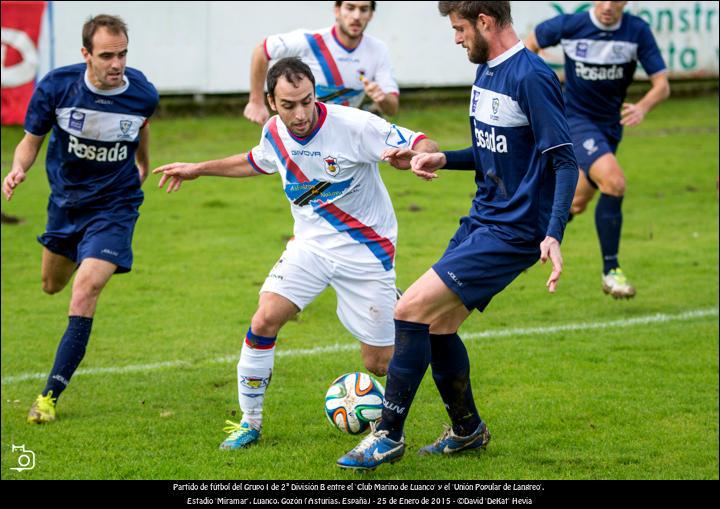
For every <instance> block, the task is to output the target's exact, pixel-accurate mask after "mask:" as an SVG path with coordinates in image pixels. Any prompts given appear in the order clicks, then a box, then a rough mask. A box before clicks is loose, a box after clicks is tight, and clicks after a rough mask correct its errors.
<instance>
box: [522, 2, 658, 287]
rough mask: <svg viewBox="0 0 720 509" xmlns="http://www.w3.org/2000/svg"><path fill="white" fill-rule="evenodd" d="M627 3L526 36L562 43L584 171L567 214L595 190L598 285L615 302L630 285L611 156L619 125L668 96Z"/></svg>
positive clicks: (620, 191)
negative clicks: (631, 91)
mask: <svg viewBox="0 0 720 509" xmlns="http://www.w3.org/2000/svg"><path fill="white" fill-rule="evenodd" d="M626 3H627V2H594V6H593V7H592V9H590V10H589V11H588V12H582V13H577V14H563V15H560V16H557V17H555V18H552V19H549V20H547V21H545V22H543V23H541V24H539V25H538V26H537V27H535V32H534V33H533V34H531V35H530V36H529V37H528V40H527V41H526V46H527V48H528V49H529V50H531V51H534V52H536V53H537V52H539V51H540V49H541V48H547V47H549V46H554V45H556V44H562V47H563V52H564V54H565V107H566V109H567V117H568V124H569V126H570V134H571V136H572V140H573V148H574V150H575V157H576V158H577V160H578V164H579V166H580V168H581V169H582V172H581V173H580V180H579V181H578V187H577V190H576V192H575V198H574V200H573V204H572V208H571V213H573V214H580V213H581V212H583V211H584V210H585V208H586V207H587V205H588V203H589V202H590V200H592V198H593V196H594V195H595V191H596V189H600V198H599V199H598V203H597V205H596V207H595V227H596V229H597V234H598V239H599V240H600V251H601V252H602V257H603V275H602V288H603V291H604V292H605V293H606V294H609V295H612V296H613V297H614V298H616V299H619V298H628V299H629V298H632V297H634V296H635V288H634V287H633V286H632V285H631V284H630V283H629V282H628V280H627V277H626V276H625V274H624V273H623V271H622V269H621V268H620V261H619V260H618V251H619V248H620V234H621V230H622V220H623V216H622V202H623V196H624V195H625V174H624V173H623V170H622V168H621V167H620V164H619V163H618V160H617V158H616V157H615V152H616V151H617V148H618V145H619V144H620V140H621V138H622V131H623V127H624V126H628V127H632V126H636V125H638V124H639V123H640V122H642V121H643V119H644V118H645V115H647V113H648V112H649V111H650V110H651V109H653V108H654V107H655V106H656V105H657V104H658V103H659V102H661V101H663V100H665V99H667V98H668V97H669V96H670V84H669V82H668V78H667V69H666V68H665V63H664V62H663V58H662V56H661V54H660V50H659V49H658V47H657V44H656V42H655V38H654V37H653V34H652V32H651V31H650V27H649V26H648V24H647V23H645V21H643V20H642V19H641V18H639V17H637V16H633V15H632V14H628V13H624V12H623V9H624V7H625V4H626ZM638 61H639V62H640V63H641V64H642V66H643V69H645V72H646V73H647V75H648V76H649V77H650V82H651V84H652V86H651V88H650V90H649V91H648V92H647V93H646V94H645V95H644V96H643V98H642V99H640V101H638V102H637V103H627V102H624V101H625V95H626V93H627V89H628V86H630V83H632V81H633V74H634V73H635V69H636V67H637V63H638Z"/></svg>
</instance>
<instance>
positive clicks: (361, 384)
mask: <svg viewBox="0 0 720 509" xmlns="http://www.w3.org/2000/svg"><path fill="white" fill-rule="evenodd" d="M384 395H385V389H384V388H383V386H382V385H381V384H380V382H378V381H377V380H375V379H374V378H373V377H371V376H370V375H367V374H365V373H347V374H345V375H342V376H340V377H338V378H336V379H335V381H333V383H332V384H330V388H329V389H328V391H327V394H326V395H325V415H326V416H327V418H328V421H330V424H332V425H333V426H335V427H336V428H337V429H339V430H340V431H344V432H345V433H350V434H351V435H356V434H358V433H362V432H363V431H365V430H366V429H367V428H368V426H369V425H370V423H371V422H372V421H375V420H377V419H379V418H380V414H381V413H382V408H383V396H384Z"/></svg>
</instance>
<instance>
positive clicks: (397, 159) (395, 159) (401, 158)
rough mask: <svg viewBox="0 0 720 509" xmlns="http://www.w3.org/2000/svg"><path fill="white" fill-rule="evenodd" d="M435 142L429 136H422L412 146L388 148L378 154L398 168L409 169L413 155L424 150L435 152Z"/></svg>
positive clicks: (436, 147)
mask: <svg viewBox="0 0 720 509" xmlns="http://www.w3.org/2000/svg"><path fill="white" fill-rule="evenodd" d="M438 149H439V147H438V144H437V142H435V141H433V140H431V139H430V138H423V139H421V140H420V141H418V142H417V143H416V144H415V145H414V146H413V148H390V149H387V150H385V151H384V152H383V153H382V154H380V159H381V160H383V161H385V162H386V163H388V164H389V165H390V166H392V167H393V168H396V169H398V170H409V169H410V161H411V160H412V158H413V157H415V156H416V155H418V154H421V153H424V152H437V151H438Z"/></svg>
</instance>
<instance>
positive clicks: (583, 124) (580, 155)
mask: <svg viewBox="0 0 720 509" xmlns="http://www.w3.org/2000/svg"><path fill="white" fill-rule="evenodd" d="M568 126H569V127H570V137H571V138H572V142H573V150H574V151H575V159H577V162H578V166H579V167H580V170H582V171H583V172H584V173H585V176H586V177H587V178H588V180H589V181H590V183H591V184H592V185H593V186H594V187H597V185H595V183H594V182H593V181H592V179H590V167H591V166H592V165H593V163H594V162H595V161H597V160H598V159H599V158H600V157H602V156H604V155H605V154H608V153H610V154H614V153H615V152H617V148H618V145H619V144H620V139H621V138H622V126H619V125H613V126H603V125H597V124H594V123H592V122H590V121H588V120H586V119H579V118H573V119H568Z"/></svg>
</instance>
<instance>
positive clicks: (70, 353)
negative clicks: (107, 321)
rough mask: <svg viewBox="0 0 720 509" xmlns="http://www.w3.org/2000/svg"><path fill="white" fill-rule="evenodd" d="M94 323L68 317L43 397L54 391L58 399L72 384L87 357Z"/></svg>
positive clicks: (87, 319)
mask: <svg viewBox="0 0 720 509" xmlns="http://www.w3.org/2000/svg"><path fill="white" fill-rule="evenodd" d="M92 322H93V319H92V318H86V317H84V316H70V317H68V327H67V329H65V334H64V335H63V337H62V339H61V340H60V345H58V349H57V352H56V353H55V364H54V365H53V368H52V371H51V372H50V376H49V377H48V381H47V385H46V386H45V390H44V391H43V392H42V394H43V396H47V393H48V392H49V391H52V397H53V398H57V397H59V396H60V394H61V393H62V391H64V390H65V387H67V385H68V383H70V378H71V377H72V376H73V373H75V370H76V369H77V367H78V365H79V364H80V361H82V359H83V357H84V356H85V348H86V347H87V344H88V340H89V339H90V330H91V329H92Z"/></svg>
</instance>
